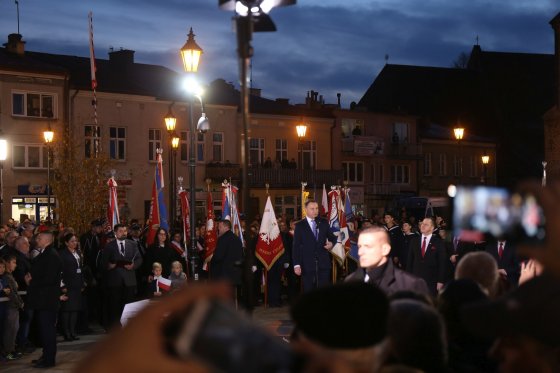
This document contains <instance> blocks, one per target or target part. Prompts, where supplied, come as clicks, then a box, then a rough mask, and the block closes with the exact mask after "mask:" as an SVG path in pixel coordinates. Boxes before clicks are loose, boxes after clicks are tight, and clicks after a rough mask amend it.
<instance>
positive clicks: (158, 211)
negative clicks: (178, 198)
mask: <svg viewBox="0 0 560 373" xmlns="http://www.w3.org/2000/svg"><path fill="white" fill-rule="evenodd" d="M162 153H163V150H161V149H157V150H156V154H157V155H156V170H155V174H154V182H153V184H152V202H151V206H150V218H149V229H148V236H147V237H146V243H147V244H148V245H151V244H152V243H153V242H154V239H155V237H156V232H157V230H158V228H163V229H165V230H166V231H169V224H168V223H167V208H166V207H165V197H164V195H163V187H164V183H163V165H162V158H161V154H162Z"/></svg>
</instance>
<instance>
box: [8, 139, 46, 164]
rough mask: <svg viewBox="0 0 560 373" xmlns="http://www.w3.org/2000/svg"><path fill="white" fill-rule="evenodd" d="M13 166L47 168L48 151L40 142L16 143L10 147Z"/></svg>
mask: <svg viewBox="0 0 560 373" xmlns="http://www.w3.org/2000/svg"><path fill="white" fill-rule="evenodd" d="M12 151H13V152H12V159H13V163H12V164H13V167H14V168H31V169H39V168H47V162H48V159H47V157H48V151H47V147H46V146H45V145H41V144H17V145H14V146H13V148H12Z"/></svg>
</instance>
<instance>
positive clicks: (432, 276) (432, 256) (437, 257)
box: [406, 218, 448, 295]
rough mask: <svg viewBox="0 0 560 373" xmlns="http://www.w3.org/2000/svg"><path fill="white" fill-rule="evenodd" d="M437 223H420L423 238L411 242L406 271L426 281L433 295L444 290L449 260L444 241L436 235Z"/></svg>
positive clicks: (416, 238) (431, 221)
mask: <svg viewBox="0 0 560 373" xmlns="http://www.w3.org/2000/svg"><path fill="white" fill-rule="evenodd" d="M434 229H435V223H434V220H433V219H432V218H425V219H424V220H422V222H421V223H420V233H421V234H422V235H421V236H418V237H414V238H413V239H412V240H411V241H410V248H409V252H408V262H407V265H406V270H407V271H409V272H410V273H412V274H413V275H415V276H417V277H420V278H422V279H424V281H426V284H427V285H428V289H429V290H430V292H431V293H432V295H436V294H437V292H438V291H439V290H441V289H442V288H443V285H444V282H445V278H446V275H447V266H448V259H447V255H446V251H445V246H444V244H443V241H442V240H441V239H440V238H439V237H437V235H434V234H433V232H434Z"/></svg>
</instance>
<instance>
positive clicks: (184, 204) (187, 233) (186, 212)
mask: <svg viewBox="0 0 560 373" xmlns="http://www.w3.org/2000/svg"><path fill="white" fill-rule="evenodd" d="M179 201H180V204H181V221H182V223H183V237H184V238H185V240H184V241H185V245H187V242H190V237H191V223H190V222H191V215H190V207H189V198H188V194H187V191H186V190H184V189H183V188H182V187H181V191H180V192H179ZM172 243H173V242H172ZM175 246H180V245H175ZM174 249H175V251H177V252H178V253H179V254H180V255H184V254H185V252H186V247H184V248H182V247H178V248H174ZM179 250H180V251H179Z"/></svg>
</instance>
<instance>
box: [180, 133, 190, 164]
mask: <svg viewBox="0 0 560 373" xmlns="http://www.w3.org/2000/svg"><path fill="white" fill-rule="evenodd" d="M179 138H180V139H181V142H180V144H179V153H180V154H181V161H182V162H188V161H189V147H188V146H189V145H188V144H189V133H188V132H186V131H181V134H180V136H179Z"/></svg>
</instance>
